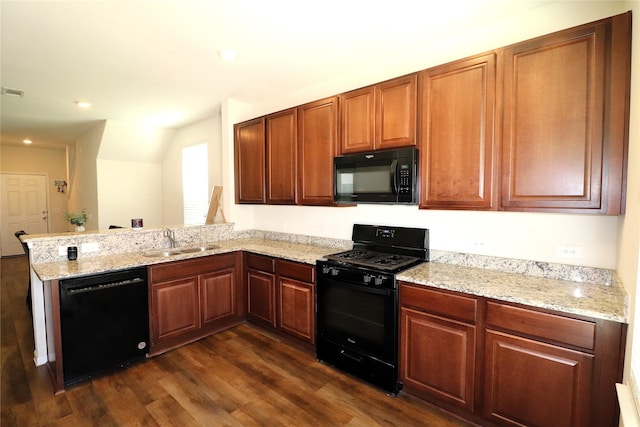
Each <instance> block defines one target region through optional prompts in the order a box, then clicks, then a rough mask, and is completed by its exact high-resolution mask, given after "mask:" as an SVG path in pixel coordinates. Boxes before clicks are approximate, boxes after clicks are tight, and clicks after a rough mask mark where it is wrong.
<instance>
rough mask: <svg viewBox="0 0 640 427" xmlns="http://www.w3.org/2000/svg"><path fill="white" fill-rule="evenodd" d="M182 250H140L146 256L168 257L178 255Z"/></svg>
mask: <svg viewBox="0 0 640 427" xmlns="http://www.w3.org/2000/svg"><path fill="white" fill-rule="evenodd" d="M181 253H182V252H180V251H178V250H176V249H152V250H149V251H144V252H142V255H143V256H146V257H150V258H152V257H168V256H173V255H180V254H181Z"/></svg>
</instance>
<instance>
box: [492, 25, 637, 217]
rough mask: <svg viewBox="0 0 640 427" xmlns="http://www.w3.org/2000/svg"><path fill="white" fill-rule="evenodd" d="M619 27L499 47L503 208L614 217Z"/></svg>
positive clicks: (620, 130) (622, 101) (621, 70)
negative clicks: (501, 57) (502, 61)
mask: <svg viewBox="0 0 640 427" xmlns="http://www.w3.org/2000/svg"><path fill="white" fill-rule="evenodd" d="M612 22H613V25H614V26H613V28H612V27H611V25H612ZM625 28H626V31H628V23H626V24H625V19H624V16H623V17H622V18H617V19H614V20H613V21H612V20H605V21H601V22H598V23H595V24H591V25H586V26H581V27H577V28H575V29H570V30H566V31H561V32H558V33H554V34H552V35H549V36H545V37H540V38H537V39H533V40H531V41H527V42H523V43H519V44H516V45H514V46H511V47H508V48H507V49H505V68H504V70H505V71H504V125H503V147H502V153H503V158H502V206H503V208H504V209H508V210H543V211H554V210H555V211H563V212H567V211H568V212H586V213H612V214H616V213H619V212H620V209H621V205H620V198H621V188H620V182H621V177H622V176H623V172H622V171H623V170H624V166H623V165H622V158H623V157H620V155H619V154H620V153H622V152H623V148H622V147H623V146H624V145H625V142H624V140H625V138H624V137H623V136H621V135H622V134H624V129H625V128H626V125H625V118H624V117H625V108H624V106H625V105H627V100H626V96H625V95H624V93H625V88H626V84H627V82H628V80H627V77H626V70H627V69H628V62H627V61H626V60H624V59H622V58H620V57H618V56H616V54H615V52H617V51H621V52H620V56H623V53H624V51H625V49H627V48H628V38H625V37H624V36H622V35H620V34H625V32H626V31H625ZM610 34H612V35H610ZM616 76H618V77H619V78H616ZM611 153H618V154H617V155H615V156H611ZM610 181H611V182H612V183H613V186H611V185H610ZM610 192H611V194H609V193H610ZM616 200H617V202H616Z"/></svg>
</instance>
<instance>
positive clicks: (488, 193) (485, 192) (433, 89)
mask: <svg viewBox="0 0 640 427" xmlns="http://www.w3.org/2000/svg"><path fill="white" fill-rule="evenodd" d="M419 87H420V106H421V107H420V110H421V111H420V113H419V117H420V135H421V136H420V142H419V149H420V164H421V175H420V179H421V193H422V194H421V197H420V207H421V208H446V209H474V210H477V209H495V208H496V205H497V195H498V194H497V193H498V192H497V186H494V182H495V179H496V178H497V173H495V176H494V172H497V163H496V159H497V154H498V153H497V146H496V143H495V119H494V117H495V113H494V112H495V108H496V54H493V53H492V54H489V55H483V56H479V57H477V58H471V59H466V60H462V61H457V62H454V63H450V64H447V65H444V66H440V67H435V68H431V69H428V70H425V71H423V72H421V73H420V85H419Z"/></svg>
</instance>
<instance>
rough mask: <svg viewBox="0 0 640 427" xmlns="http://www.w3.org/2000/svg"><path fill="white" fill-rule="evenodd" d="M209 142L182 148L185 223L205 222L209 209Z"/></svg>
mask: <svg viewBox="0 0 640 427" xmlns="http://www.w3.org/2000/svg"><path fill="white" fill-rule="evenodd" d="M207 159H208V156H207V144H206V143H203V144H198V145H192V146H189V147H185V148H183V149H182V194H183V201H184V223H185V224H186V225H198V224H204V221H205V220H206V218H207V212H208V210H209V182H208V181H209V171H208V163H207Z"/></svg>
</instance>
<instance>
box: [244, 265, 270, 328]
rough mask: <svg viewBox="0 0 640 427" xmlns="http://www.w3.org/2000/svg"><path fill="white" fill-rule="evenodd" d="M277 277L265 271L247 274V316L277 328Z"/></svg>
mask: <svg viewBox="0 0 640 427" xmlns="http://www.w3.org/2000/svg"><path fill="white" fill-rule="evenodd" d="M275 289H276V288H275V275H274V274H272V273H267V272H263V271H256V270H249V271H248V272H247V296H248V303H247V315H248V316H249V317H250V318H253V319H254V320H258V321H261V322H263V323H265V324H267V325H269V326H271V327H273V328H275V327H276V309H275V306H276V301H275V296H276V290H275Z"/></svg>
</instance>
